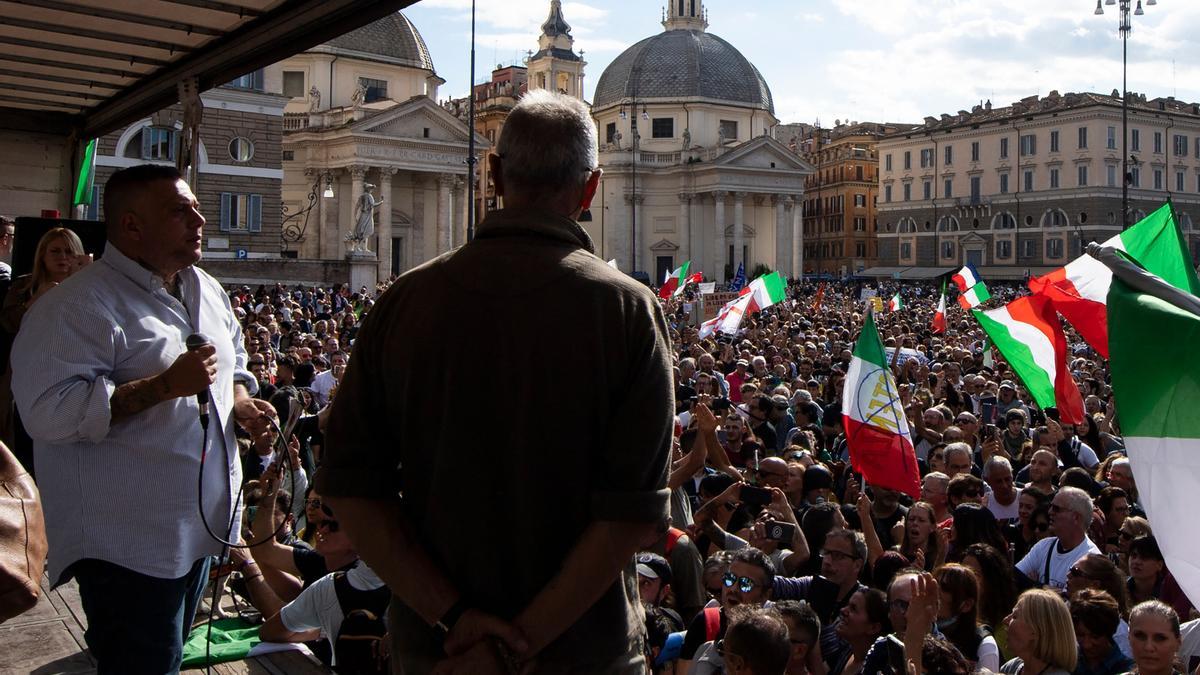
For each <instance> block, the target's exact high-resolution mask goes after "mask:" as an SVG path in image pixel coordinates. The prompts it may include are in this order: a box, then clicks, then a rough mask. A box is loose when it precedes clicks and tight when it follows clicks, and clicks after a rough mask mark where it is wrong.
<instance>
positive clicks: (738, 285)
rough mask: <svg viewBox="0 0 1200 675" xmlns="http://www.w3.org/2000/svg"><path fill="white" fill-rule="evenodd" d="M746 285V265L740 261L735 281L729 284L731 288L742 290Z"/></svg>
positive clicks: (732, 289) (734, 277)
mask: <svg viewBox="0 0 1200 675" xmlns="http://www.w3.org/2000/svg"><path fill="white" fill-rule="evenodd" d="M745 285H746V266H745V265H743V264H742V263H738V268H737V274H735V275H733V281H732V282H730V284H729V290H731V291H740V290H742V287H743V286H745Z"/></svg>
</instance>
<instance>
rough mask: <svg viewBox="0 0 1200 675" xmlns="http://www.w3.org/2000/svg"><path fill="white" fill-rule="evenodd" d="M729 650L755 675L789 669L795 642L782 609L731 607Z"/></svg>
mask: <svg viewBox="0 0 1200 675" xmlns="http://www.w3.org/2000/svg"><path fill="white" fill-rule="evenodd" d="M743 550H745V549H743ZM725 650H726V653H727V654H729V653H732V654H737V655H738V656H740V657H742V659H743V660H745V662H746V665H747V666H749V667H750V671H751V672H753V673H754V675H776V674H777V673H782V672H783V671H784V670H785V669H786V668H787V664H788V659H790V658H791V656H792V643H791V637H790V636H789V635H788V629H787V624H785V623H784V622H783V617H782V616H780V614H779V612H777V611H775V610H773V609H764V608H762V607H756V606H754V605H738V606H737V607H734V608H732V609H730V610H729V628H728V629H727V630H726V631H725Z"/></svg>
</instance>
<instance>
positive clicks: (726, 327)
mask: <svg viewBox="0 0 1200 675" xmlns="http://www.w3.org/2000/svg"><path fill="white" fill-rule="evenodd" d="M785 288H786V286H785V285H784V283H783V277H782V276H780V275H779V272H771V273H770V274H764V275H762V276H761V277H759V278H757V279H755V280H754V281H751V282H750V284H749V285H748V286H746V287H745V288H743V289H742V292H741V294H740V295H739V296H738V297H737V298H735V299H733V300H731V301H730V302H728V303H726V304H725V306H724V307H722V308H721V311H720V312H717V316H716V317H714V318H712V319H710V320H708V321H705V322H704V323H702V324H700V339H702V340H703V339H704V338H706V337H708V336H710V335H712V334H713V333H715V332H717V331H721V332H722V333H726V334H728V335H736V334H737V331H738V328H739V327H740V326H741V325H742V318H743V317H745V316H746V315H747V314H753V313H754V312H760V311H762V310H764V309H766V308H768V307H770V306H771V305H774V304H776V303H778V302H782V301H783V299H784V297H785V296H786V294H785V290H784V289H785Z"/></svg>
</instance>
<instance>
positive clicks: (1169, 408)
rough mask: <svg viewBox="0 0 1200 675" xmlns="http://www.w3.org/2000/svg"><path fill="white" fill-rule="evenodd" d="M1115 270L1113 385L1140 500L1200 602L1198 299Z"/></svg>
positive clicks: (1171, 562) (1171, 564)
mask: <svg viewBox="0 0 1200 675" xmlns="http://www.w3.org/2000/svg"><path fill="white" fill-rule="evenodd" d="M1101 257H1103V258H1105V259H1106V260H1107V258H1108V256H1107V255H1105V254H1101ZM1106 269H1107V268H1106ZM1114 270H1115V271H1116V278H1114V279H1113V280H1112V282H1111V284H1110V286H1109V291H1108V296H1107V298H1106V300H1107V303H1106V305H1107V310H1108V312H1107V314H1108V338H1109V340H1108V346H1109V351H1110V359H1111V360H1110V365H1111V367H1112V384H1113V391H1114V394H1115V396H1116V402H1117V414H1118V416H1119V419H1120V424H1121V431H1122V432H1123V434H1124V438H1125V447H1126V449H1127V451H1128V453H1129V462H1130V464H1131V468H1132V469H1133V474H1134V476H1135V478H1136V479H1137V486H1138V493H1139V503H1140V504H1141V505H1142V506H1143V507H1144V508H1145V509H1146V514H1147V516H1148V517H1149V518H1150V519H1151V522H1153V523H1154V535H1155V537H1156V538H1157V540H1158V544H1159V546H1160V547H1161V548H1162V552H1163V556H1164V557H1165V558H1166V562H1167V567H1168V568H1170V570H1171V574H1172V575H1174V577H1175V579H1176V580H1177V581H1178V582H1179V585H1180V586H1181V587H1182V588H1183V590H1184V592H1185V593H1186V594H1187V595H1188V597H1189V598H1195V599H1200V537H1197V536H1196V521H1195V511H1196V507H1195V495H1196V493H1197V491H1198V489H1200V415H1197V414H1196V410H1197V408H1198V406H1200V377H1198V375H1200V351H1197V349H1196V345H1198V344H1200V299H1197V298H1196V297H1195V296H1191V295H1188V294H1187V293H1186V292H1182V291H1180V290H1178V289H1176V288H1174V287H1173V286H1172V285H1171V284H1167V283H1165V282H1164V281H1163V280H1162V279H1160V278H1156V277H1154V276H1153V275H1149V274H1146V273H1144V272H1141V271H1140V270H1137V269H1136V268H1135V266H1133V265H1132V264H1128V265H1127V266H1126V268H1125V270H1122V267H1121V266H1115V267H1114ZM1131 272H1132V273H1131ZM1139 277H1140V278H1141V280H1142V281H1143V282H1144V283H1138V278H1139ZM1127 281H1128V283H1126V282H1127ZM1135 289H1136V290H1135Z"/></svg>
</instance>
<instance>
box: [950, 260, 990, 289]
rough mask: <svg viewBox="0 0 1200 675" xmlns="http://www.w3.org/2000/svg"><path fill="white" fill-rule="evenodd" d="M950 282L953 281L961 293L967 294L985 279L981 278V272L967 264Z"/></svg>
mask: <svg viewBox="0 0 1200 675" xmlns="http://www.w3.org/2000/svg"><path fill="white" fill-rule="evenodd" d="M950 281H953V282H954V285H955V286H958V292H959V293H966V292H967V291H968V290H970V289H971V288H973V287H974V286H975V285H976V284H978V283H981V282H982V281H983V278H982V277H980V276H979V272H976V271H975V266H974V265H972V264H971V263H967V264H966V265H963V268H962V269H961V270H959V271H957V272H955V273H954V276H952V277H950Z"/></svg>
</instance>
